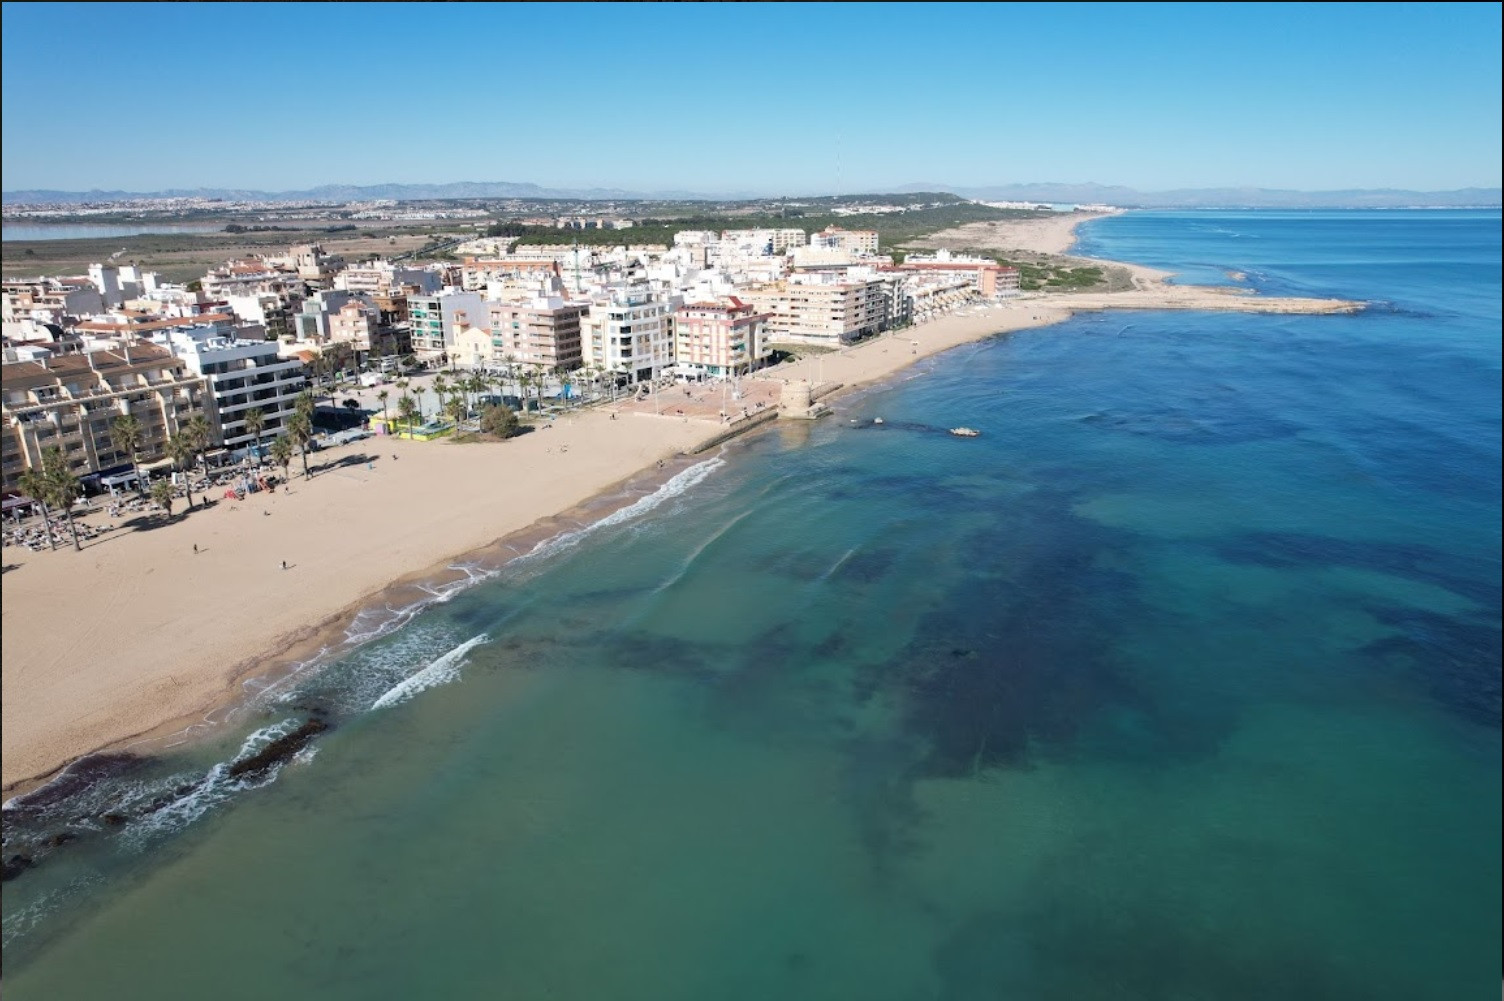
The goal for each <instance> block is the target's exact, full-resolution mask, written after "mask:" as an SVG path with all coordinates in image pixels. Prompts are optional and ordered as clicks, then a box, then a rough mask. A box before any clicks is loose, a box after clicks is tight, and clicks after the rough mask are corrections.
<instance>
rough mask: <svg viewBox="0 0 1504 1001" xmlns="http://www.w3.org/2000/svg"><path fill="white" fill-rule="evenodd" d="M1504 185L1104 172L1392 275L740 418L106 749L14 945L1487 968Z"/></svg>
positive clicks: (250, 990)
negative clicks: (1456, 187) (1172, 182)
mask: <svg viewBox="0 0 1504 1001" xmlns="http://www.w3.org/2000/svg"><path fill="white" fill-rule="evenodd" d="M1499 234H1500V218H1499V214H1498V213H1497V212H1495V213H1465V212H1456V213H1452V212H1445V213H1429V212H1414V213H1410V212H1383V213H1331V214H1275V213H1188V214H1168V213H1165V214H1148V213H1145V214H1130V215H1127V216H1122V217H1116V218H1112V219H1107V220H1103V221H1100V222H1097V223H1094V224H1091V226H1090V228H1089V230H1088V232H1087V234H1086V236H1085V241H1084V245H1083V246H1082V247H1081V248H1080V249H1082V250H1083V251H1085V252H1087V253H1090V254H1092V255H1094V256H1100V257H1107V258H1117V259H1128V260H1136V261H1140V262H1143V263H1146V264H1151V265H1156V266H1161V267H1166V268H1167V269H1170V270H1179V271H1180V272H1181V273H1182V275H1183V276H1184V278H1185V279H1189V280H1206V281H1216V282H1217V283H1226V282H1227V281H1228V279H1227V278H1226V272H1229V271H1232V272H1238V273H1241V274H1243V275H1244V276H1245V280H1246V281H1247V282H1249V283H1251V284H1254V285H1256V286H1257V287H1259V288H1260V289H1264V290H1267V291H1268V292H1270V293H1271V294H1275V293H1278V294H1291V293H1300V292H1312V293H1319V294H1321V295H1336V296H1344V297H1349V298H1359V299H1364V300H1370V301H1373V302H1375V303H1376V305H1375V306H1374V307H1373V308H1371V309H1369V310H1367V311H1365V312H1363V313H1360V314H1358V315H1354V316H1309V317H1304V316H1269V317H1261V316H1248V315H1227V314H1205V313H1202V314H1191V313H1164V314H1145V313H1136V312H1135V313H1131V314H1123V315H1115V314H1096V315H1092V316H1086V317H1081V318H1078V319H1075V320H1072V321H1070V322H1068V323H1065V324H1061V325H1058V326H1055V327H1051V328H1044V329H1040V330H1032V331H1026V332H1021V333H1018V334H1014V335H1011V336H1007V337H1003V338H998V339H995V340H992V341H989V342H986V343H982V344H978V345H972V346H968V347H964V348H961V349H958V350H957V351H954V352H952V353H950V354H948V355H945V356H942V357H939V358H937V359H932V360H930V361H927V362H925V363H923V364H921V365H920V366H918V367H917V368H915V369H912V370H910V371H908V372H906V373H904V374H903V375H902V376H900V378H899V379H898V380H896V381H894V382H893V383H891V384H889V385H886V386H882V387H878V388H875V389H871V390H868V391H866V392H865V393H863V394H861V395H859V396H855V397H848V398H847V399H846V400H845V401H843V402H842V404H841V405H840V408H839V409H840V412H839V413H838V414H837V415H836V416H835V417H834V418H832V419H830V420H827V421H826V422H823V423H821V424H818V425H814V426H809V425H803V424H800V425H797V426H792V427H791V426H780V427H778V428H776V429H774V430H772V431H770V432H767V433H764V434H761V435H759V436H757V437H754V438H751V439H747V440H745V441H743V442H740V443H738V444H736V445H734V446H733V447H732V448H730V449H729V450H728V452H727V453H726V454H725V455H724V456H723V457H721V458H719V459H715V460H710V461H708V462H706V463H704V464H701V465H699V466H697V467H694V468H693V469H691V470H690V471H689V472H687V473H685V474H682V475H681V476H680V477H679V478H678V479H677V480H676V481H675V482H674V483H673V484H671V486H670V487H669V488H665V489H664V490H661V491H659V492H658V493H657V494H655V495H654V496H653V497H652V498H650V499H647V500H645V501H644V502H642V503H641V504H640V505H639V506H638V508H637V511H636V513H635V514H633V515H630V516H628V515H623V516H619V517H616V518H613V519H612V520H611V523H609V524H605V525H603V526H601V527H600V528H598V529H596V530H595V531H593V532H590V533H587V534H586V535H584V536H581V537H571V538H569V539H566V540H564V541H563V542H562V543H561V544H559V545H556V546H554V547H552V548H551V549H549V550H548V551H546V552H544V553H542V554H540V556H539V557H538V558H536V559H533V560H530V561H528V562H526V563H525V564H520V565H513V566H510V567H507V568H505V569H503V570H502V571H501V572H500V573H499V574H498V575H497V576H496V577H495V578H494V579H491V580H489V581H487V582H484V583H481V584H479V585H478V586H475V587H473V588H471V589H469V590H466V591H463V592H461V593H457V594H454V595H451V596H449V598H448V600H446V601H444V602H443V603H440V604H435V605H433V606H432V607H429V608H427V609H426V610H424V611H422V612H421V613H419V614H418V615H417V617H416V618H414V619H413V620H412V621H411V623H410V624H408V625H407V626H405V628H402V629H400V630H398V631H395V632H391V633H389V634H387V635H385V636H383V637H381V638H379V639H376V640H374V641H372V642H370V643H368V644H366V645H364V646H362V647H360V648H359V649H358V650H356V651H355V652H353V653H351V654H349V655H347V656H344V657H342V658H339V659H336V660H335V661H333V662H332V663H330V664H328V665H326V666H325V667H323V668H322V670H318V671H315V670H311V669H310V671H308V672H307V673H306V674H305V675H304V676H301V677H299V678H297V679H294V680H293V681H292V682H289V683H288V685H287V686H286V688H285V691H281V692H274V693H270V694H269V695H268V697H267V699H266V701H265V702H264V704H263V705H262V707H261V708H257V709H255V710H254V711H252V712H249V713H248V714H247V716H246V718H245V719H244V720H243V721H242V722H241V723H239V724H237V725H238V727H239V729H238V730H236V731H235V732H234V733H229V732H226V733H225V734H224V735H223V736H222V738H221V739H220V740H219V741H218V742H217V743H211V744H210V745H206V746H202V747H198V748H194V749H192V750H189V751H185V752H183V753H182V754H181V755H180V756H178V757H170V758H166V759H163V760H161V761H158V762H155V763H152V764H150V765H145V766H140V767H139V768H138V769H137V770H136V771H135V772H133V773H132V774H130V775H128V776H126V777H123V778H121V779H119V780H116V781H114V782H106V783H102V784H100V785H99V786H97V787H96V788H95V789H94V790H93V791H91V792H90V793H89V794H88V795H89V796H90V797H92V799H91V800H90V804H91V808H92V809H94V810H95V811H96V812H97V811H98V810H100V809H104V808H113V809H116V810H119V811H120V812H121V814H122V815H123V816H126V817H127V822H126V823H124V824H123V825H121V826H119V827H111V826H108V825H101V824H97V823H96V824H93V825H92V826H90V824H89V823H87V822H83V821H73V822H71V823H72V828H70V829H74V830H76V832H77V833H79V835H80V837H79V839H78V840H77V841H76V842H73V843H70V844H67V845H65V846H63V847H62V848H60V849H58V850H56V851H55V852H53V853H51V854H42V856H41V862H40V864H39V865H38V866H37V867H36V868H35V869H33V870H31V871H28V872H26V873H24V874H23V875H22V876H21V877H20V878H18V879H16V880H15V881H13V882H11V883H8V884H7V888H6V896H5V912H6V915H5V919H6V951H5V959H6V963H7V971H6V972H7V977H6V979H7V984H6V989H7V992H8V993H9V994H10V995H12V996H13V997H15V998H49V999H52V998H82V997H95V996H98V995H99V994H100V993H101V985H108V991H109V993H110V995H111V996H114V997H159V996H169V997H175V996H196V995H198V994H201V993H209V992H211V991H212V993H214V994H216V995H219V996H226V997H248V998H249V997H256V998H264V997H275V996H319V997H334V998H346V997H348V998H370V997H414V996H432V997H475V996H508V997H556V998H602V997H609V998H704V997H717V998H722V997H731V998H749V999H750V998H767V997H793V998H832V997H861V998H906V999H907V998H943V999H961V998H996V997H1003V998H1044V999H1055V998H1059V999H1067V998H1068V999H1079V998H1114V999H1118V998H1143V999H1164V998H1187V999H1190V998H1195V999H1224V998H1226V999H1245V998H1246V999H1267V998H1291V999H1305V998H1310V999H1332V998H1336V999H1365V1001H1367V999H1395V1001H1400V999H1406V1001H1408V999H1426V998H1435V999H1438V1001H1440V999H1453V998H1458V997H1467V996H1475V995H1476V996H1483V995H1484V994H1487V995H1489V996H1491V994H1492V991H1493V990H1495V989H1497V986H1498V982H1499V976H1500V964H1501V954H1500V948H1499V944H1498V942H1499V933H1500V903H1501V899H1500V877H1501V868H1500V853H1499V845H1500V837H1501V825H1500V813H1501V798H1500V750H1501V748H1500V740H1499V736H1500V667H1499V664H1500V646H1501V644H1500V635H1501V634H1500V611H1499V610H1500V587H1501V585H1500V472H1499V470H1500V349H1499V328H1500V310H1499V303H1500V239H1499ZM874 416H882V417H883V418H884V424H883V425H881V426H879V427H874V426H872V425H871V423H870V418H872V417H874ZM853 420H855V421H857V422H858V423H855V424H853V423H852V421H853ZM958 424H966V425H970V426H973V427H977V428H981V429H982V430H983V432H984V433H983V435H982V437H980V438H977V439H971V440H962V439H957V438H953V437H951V436H949V435H948V434H946V433H945V432H944V429H945V428H947V427H952V426H955V425H958ZM311 714H317V715H318V716H319V718H322V719H327V720H328V721H329V722H330V723H331V725H332V726H333V729H332V730H331V731H330V732H328V733H326V734H324V735H322V736H320V737H319V738H318V739H317V740H316V742H314V743H313V744H311V745H309V750H307V751H305V752H304V753H303V754H302V755H301V756H300V757H299V758H298V759H296V760H295V761H294V762H293V763H289V764H287V765H285V766H279V767H278V768H276V769H273V770H272V771H270V772H269V773H267V774H266V775H264V776H261V777H256V778H254V780H234V781H232V780H231V779H230V778H229V777H227V775H226V773H225V770H224V769H225V766H224V765H223V764H216V763H215V762H223V761H225V760H228V759H230V758H237V757H238V759H239V760H242V761H244V760H246V757H247V756H248V755H249V754H251V753H252V752H253V751H254V749H255V748H256V747H257V746H263V745H264V744H265V742H266V741H267V739H268V735H269V734H272V733H276V732H287V731H289V730H290V729H291V728H292V727H294V726H296V725H297V724H298V723H299V722H300V721H301V720H303V719H306V718H308V717H309V716H310V715H311ZM251 729H257V733H256V734H254V735H252V736H251V737H250V738H249V739H246V740H245V742H244V745H242V739H243V736H244V734H245V733H246V732H248V731H250V730H251ZM189 787H191V789H190V791H188V792H185V793H182V794H180V795H179V798H177V799H173V798H172V796H170V795H165V792H166V791H170V790H173V789H176V788H189ZM154 797H155V798H165V799H168V800H171V801H172V804H173V805H170V806H167V807H165V808H161V809H149V808H147V806H143V805H142V804H148V806H149V805H150V804H149V802H148V801H151V800H153V798H154ZM40 812H41V813H43V814H46V813H47V811H40ZM66 812H67V811H66V810H63V809H62V808H52V813H51V814H49V815H48V816H50V820H47V819H46V818H43V819H38V818H36V817H32V816H28V817H27V818H26V819H25V822H24V823H22V822H21V821H20V820H19V819H17V818H18V817H19V815H18V814H17V813H16V811H14V810H11V811H8V812H7V824H8V838H11V839H12V840H14V839H15V838H16V837H18V836H19V835H20V834H24V833H26V832H27V831H29V830H31V829H32V828H30V827H28V826H27V825H38V824H44V821H45V822H50V823H52V824H53V825H54V828H53V829H55V825H56V824H57V823H59V822H60V820H59V818H62V820H61V822H68V821H67V818H66V817H65V816H63V815H64V814H65V813H66ZM28 836H29V835H28ZM9 843H10V842H8V845H9ZM9 850H10V849H9V847H8V848H7V851H9Z"/></svg>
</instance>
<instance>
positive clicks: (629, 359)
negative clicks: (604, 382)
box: [583, 290, 679, 383]
mask: <svg viewBox="0 0 1504 1001" xmlns="http://www.w3.org/2000/svg"><path fill="white" fill-rule="evenodd" d="M678 306H679V301H678V300H675V299H673V298H669V297H666V296H663V295H661V294H654V293H650V292H646V291H640V290H637V291H621V290H616V291H614V292H613V293H612V294H611V296H610V298H609V299H607V300H606V301H605V302H600V303H596V304H594V305H592V306H591V308H590V315H589V316H588V317H587V318H586V319H585V321H584V330H585V334H584V337H583V340H584V355H585V361H586V363H587V364H591V365H594V366H596V367H598V368H601V369H603V370H604V371H607V372H614V373H616V374H617V375H618V376H621V377H624V378H625V379H626V380H627V381H628V382H634V383H635V382H649V381H651V380H653V379H655V378H657V377H659V376H660V375H662V374H664V373H665V372H668V371H669V370H670V369H671V368H672V367H673V364H674V310H675V309H677V308H678Z"/></svg>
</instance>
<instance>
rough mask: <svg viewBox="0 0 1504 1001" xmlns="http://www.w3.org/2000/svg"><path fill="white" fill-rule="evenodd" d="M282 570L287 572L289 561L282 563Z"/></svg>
mask: <svg viewBox="0 0 1504 1001" xmlns="http://www.w3.org/2000/svg"><path fill="white" fill-rule="evenodd" d="M282 569H283V570H286V569H287V561H286V560H283V561H282Z"/></svg>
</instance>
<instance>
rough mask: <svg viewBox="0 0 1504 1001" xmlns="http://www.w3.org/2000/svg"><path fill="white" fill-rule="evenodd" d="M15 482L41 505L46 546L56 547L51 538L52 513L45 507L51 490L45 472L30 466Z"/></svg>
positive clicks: (49, 547)
mask: <svg viewBox="0 0 1504 1001" xmlns="http://www.w3.org/2000/svg"><path fill="white" fill-rule="evenodd" d="M16 484H17V486H19V487H20V488H21V491H22V492H23V493H25V494H26V496H28V497H30V498H31V499H32V500H34V501H36V502H37V503H38V504H40V505H42V526H43V528H45V529H46V531H47V548H48V549H56V548H57V542H56V541H54V540H53V538H52V513H51V512H50V511H48V509H47V499H48V498H49V497H50V496H51V493H52V492H51V491H50V490H49V489H48V484H47V476H46V474H45V473H44V472H43V471H42V470H40V469H38V468H37V467H35V466H32V467H30V468H28V469H27V470H26V471H25V472H23V473H22V474H21V475H20V476H19V477H18V478H17V481H16Z"/></svg>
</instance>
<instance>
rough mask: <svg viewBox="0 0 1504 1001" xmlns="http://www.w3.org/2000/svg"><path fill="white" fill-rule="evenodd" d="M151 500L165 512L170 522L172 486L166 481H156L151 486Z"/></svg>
mask: <svg viewBox="0 0 1504 1001" xmlns="http://www.w3.org/2000/svg"><path fill="white" fill-rule="evenodd" d="M151 499H152V500H154V501H156V502H157V504H158V505H159V506H160V507H161V508H162V510H163V511H166V512H167V517H168V519H169V520H170V519H171V518H172V499H173V492H172V484H171V483H168V482H167V481H166V480H158V481H157V482H155V483H153V484H152V485H151Z"/></svg>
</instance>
